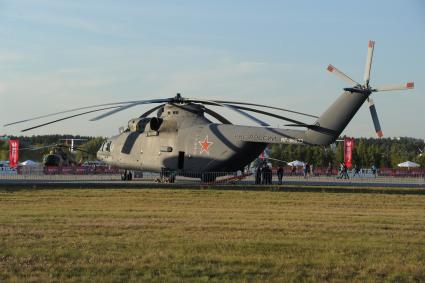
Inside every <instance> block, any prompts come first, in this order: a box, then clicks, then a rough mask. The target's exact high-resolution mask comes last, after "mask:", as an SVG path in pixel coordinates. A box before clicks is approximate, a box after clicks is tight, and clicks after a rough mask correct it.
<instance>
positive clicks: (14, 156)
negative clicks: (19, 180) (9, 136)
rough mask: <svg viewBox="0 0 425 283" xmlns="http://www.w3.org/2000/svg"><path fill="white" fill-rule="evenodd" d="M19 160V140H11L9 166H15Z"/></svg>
mask: <svg viewBox="0 0 425 283" xmlns="http://www.w3.org/2000/svg"><path fill="white" fill-rule="evenodd" d="M18 161H19V140H9V167H10V168H15V167H17V166H18Z"/></svg>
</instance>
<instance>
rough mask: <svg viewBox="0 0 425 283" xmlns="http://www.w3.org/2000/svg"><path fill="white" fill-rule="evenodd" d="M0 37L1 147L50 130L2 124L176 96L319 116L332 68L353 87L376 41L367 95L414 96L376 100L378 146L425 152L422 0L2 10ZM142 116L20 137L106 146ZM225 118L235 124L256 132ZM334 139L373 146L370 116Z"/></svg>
mask: <svg viewBox="0 0 425 283" xmlns="http://www.w3.org/2000/svg"><path fill="white" fill-rule="evenodd" d="M0 38H1V41H0V42H1V44H0V113H1V116H0V117H1V118H0V123H1V126H0V127H1V129H0V135H2V134H8V135H21V133H20V130H22V129H24V128H25V127H26V126H32V125H35V124H37V122H47V121H49V119H46V120H41V121H34V122H32V123H26V124H21V125H16V126H11V127H3V124H5V123H8V122H13V121H17V120H22V119H25V118H30V117H34V116H38V115H42V114H48V113H52V112H57V111H61V110H66V109H70V108H75V107H80V106H81V107H82V106H86V105H92V104H100V103H108V102H116V101H128V100H142V99H152V98H167V97H173V96H175V94H176V93H177V92H179V93H182V95H183V96H184V97H198V98H208V99H214V98H215V99H228V100H238V101H245V102H252V103H261V104H268V105H273V106H278V107H283V108H289V109H293V110H296V111H301V112H306V113H310V114H314V115H320V114H321V113H322V112H324V111H325V110H326V108H327V107H328V106H329V105H330V104H331V103H332V102H333V101H334V100H336V99H337V97H338V96H339V95H340V93H342V91H343V90H342V89H343V88H344V87H349V86H348V85H347V84H346V83H345V82H344V81H341V80H340V79H338V78H337V77H335V76H333V75H331V74H329V73H328V72H327V71H326V67H327V65H328V64H330V63H331V64H333V65H334V66H336V67H337V68H339V69H340V70H342V71H344V72H345V73H347V74H348V75H349V76H351V77H352V78H353V79H354V80H356V81H360V82H362V81H363V72H364V65H365V61H366V54H367V44H368V40H374V41H375V42H376V45H375V52H374V58H373V64H372V73H371V85H372V86H375V87H376V86H379V85H385V84H398V83H406V82H409V81H414V82H415V89H414V90H409V91H394V92H381V93H376V94H374V95H373V99H374V102H375V105H376V108H377V111H378V114H379V118H380V122H381V126H382V128H383V132H384V135H385V136H386V137H398V136H408V137H416V138H422V139H425V126H424V121H425V113H424V112H425V108H424V105H425V92H424V89H425V88H424V86H425V1H421V0H411V1H406V0H405V1H403V0H400V1H395V0H388V1H379V0H377V1H363V0H357V1H337V0H335V1H326V0H324V1H302V0H301V1H250V0H244V1H239V0H236V1H221V0H217V1H129V0H127V1H126V0H123V1H113V0H102V1H97V0H91V1H87V0H72V1H71V0H68V1H63V0H54V1H53V0H50V1H47V0H44V1H43V0H37V1H35V0H17V1H14V0H10V1H5V0H0ZM148 109H149V108H148V107H147V106H140V107H135V108H134V109H129V110H128V111H123V112H121V113H119V114H116V115H114V116H110V117H107V118H105V119H102V120H99V121H96V122H90V121H88V120H89V119H90V118H92V117H94V116H96V115H92V116H90V115H88V116H83V117H79V118H75V119H71V120H67V121H64V122H61V123H56V124H53V125H50V126H46V127H43V128H40V129H36V130H33V131H30V132H26V133H25V135H38V134H79V135H90V136H111V135H115V134H117V133H118V128H119V127H121V126H124V125H126V124H127V122H128V120H129V119H131V118H134V117H137V116H139V115H140V114H141V113H143V112H144V111H146V110H148ZM215 110H220V109H215ZM220 111H221V113H223V115H224V116H225V117H226V118H228V119H229V120H231V121H232V122H233V123H235V124H244V125H252V123H251V121H247V120H246V118H245V117H243V116H240V114H237V113H236V114H234V113H231V112H229V110H220ZM259 117H260V116H259ZM291 117H292V118H297V119H299V120H302V121H304V122H308V123H312V122H314V121H313V120H311V119H306V118H303V117H299V116H298V117H297V116H291ZM261 119H263V120H265V121H268V122H269V124H271V125H272V126H275V127H283V125H284V124H285V122H283V121H279V120H274V119H273V118H267V117H261ZM343 134H344V135H348V136H352V137H374V136H375V132H374V129H373V123H372V120H371V117H370V114H369V110H368V107H367V105H366V104H365V105H364V106H363V107H362V108H361V110H360V111H359V112H358V113H357V114H356V116H355V117H354V118H353V120H352V121H351V123H350V124H349V125H348V126H347V128H346V129H345V131H344V132H343Z"/></svg>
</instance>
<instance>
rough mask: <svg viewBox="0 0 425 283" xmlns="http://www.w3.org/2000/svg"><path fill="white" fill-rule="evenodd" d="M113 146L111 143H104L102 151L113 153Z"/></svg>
mask: <svg viewBox="0 0 425 283" xmlns="http://www.w3.org/2000/svg"><path fill="white" fill-rule="evenodd" d="M111 145H112V142H111V141H106V142H104V143H103V145H102V147H101V149H102V151H111Z"/></svg>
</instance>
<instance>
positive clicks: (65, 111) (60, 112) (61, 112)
mask: <svg viewBox="0 0 425 283" xmlns="http://www.w3.org/2000/svg"><path fill="white" fill-rule="evenodd" d="M134 102H136V101H125V102H112V103H103V104H97V105H91V106H84V107H79V108H73V109H69V110H64V111H59V112H55V113H50V114H46V115H41V116H37V117H33V118H28V119H24V120H20V121H16V122H11V123H7V124H5V125H3V126H4V127H7V126H11V125H16V124H20V123H24V122H29V121H34V120H39V119H42V118H47V117H51V116H55V115H60V114H65V113H70V112H75V111H79V110H84V109H90V108H96V107H102V106H109V105H119V104H129V103H134Z"/></svg>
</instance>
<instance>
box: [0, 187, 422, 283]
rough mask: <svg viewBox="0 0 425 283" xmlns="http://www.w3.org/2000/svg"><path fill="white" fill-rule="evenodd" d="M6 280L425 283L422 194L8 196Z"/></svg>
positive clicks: (2, 214)
mask: <svg viewBox="0 0 425 283" xmlns="http://www.w3.org/2000/svg"><path fill="white" fill-rule="evenodd" d="M0 281H8V282H14V281H17V282H18V281H19V282H21V281H61V282H62V281H74V282H122V281H130V282H131V281H133V282H140V281H142V282H143V281H144V282H152V281H154V282H155V281H157V282H159V281H161V282H164V281H171V282H174V281H178V282H200V281H201V282H202V281H217V282H223V281H253V282H267V281H268V282H270V281H274V282H290V281H292V282H301V281H307V282H310V281H311V282H317V281H337V282H340V281H360V282H365V281H369V282H370V281H394V282H403V281H406V282H412V281H413V282H415V281H416V282H425V196H424V195H388V194H361V193H356V194H351V193H340V194H336V193H297V192H290V193H288V192H255V191H251V192H248V191H247V192H244V191H224V190H184V189H179V190H166V189H155V190H148V189H135V190H131V189H126V190H120V189H105V190H103V189H95V190H89V189H49V190H34V191H31V190H18V191H6V190H3V191H0Z"/></svg>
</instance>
